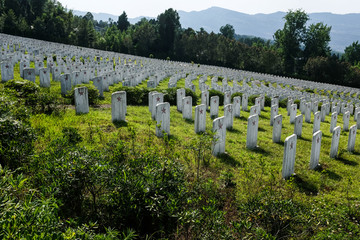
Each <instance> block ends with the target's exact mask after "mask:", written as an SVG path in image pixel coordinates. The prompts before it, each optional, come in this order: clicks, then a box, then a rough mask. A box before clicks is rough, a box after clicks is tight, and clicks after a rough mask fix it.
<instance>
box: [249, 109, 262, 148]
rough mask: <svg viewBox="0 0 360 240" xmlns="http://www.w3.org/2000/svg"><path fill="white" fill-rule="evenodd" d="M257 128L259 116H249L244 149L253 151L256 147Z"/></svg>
mask: <svg viewBox="0 0 360 240" xmlns="http://www.w3.org/2000/svg"><path fill="white" fill-rule="evenodd" d="M258 126H259V115H257V114H255V115H251V116H250V117H249V118H248V126H247V135H246V147H247V148H249V149H254V148H256V147H257V137H258Z"/></svg>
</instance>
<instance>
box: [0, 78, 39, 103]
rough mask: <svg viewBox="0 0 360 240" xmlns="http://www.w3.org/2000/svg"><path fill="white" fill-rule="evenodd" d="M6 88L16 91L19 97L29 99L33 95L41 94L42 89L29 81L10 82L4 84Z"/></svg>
mask: <svg viewBox="0 0 360 240" xmlns="http://www.w3.org/2000/svg"><path fill="white" fill-rule="evenodd" d="M4 87H5V88H8V89H12V90H14V91H16V93H17V97H20V98H27V97H29V96H30V95H32V94H36V93H38V92H40V87H39V86H38V85H36V84H35V83H33V82H31V81H28V80H15V79H13V80H10V81H7V82H6V83H5V84H4Z"/></svg>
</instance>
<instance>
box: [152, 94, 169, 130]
mask: <svg viewBox="0 0 360 240" xmlns="http://www.w3.org/2000/svg"><path fill="white" fill-rule="evenodd" d="M155 101H156V100H155ZM154 103H155V102H154ZM154 112H155V113H156V114H155V116H156V117H155V118H156V136H157V137H163V136H164V133H166V134H167V135H170V104H169V103H168V102H165V103H158V104H156V106H155V110H154Z"/></svg>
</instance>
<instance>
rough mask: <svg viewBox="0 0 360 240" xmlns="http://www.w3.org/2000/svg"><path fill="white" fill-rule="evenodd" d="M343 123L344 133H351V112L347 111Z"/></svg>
mask: <svg viewBox="0 0 360 240" xmlns="http://www.w3.org/2000/svg"><path fill="white" fill-rule="evenodd" d="M343 121H344V127H343V129H344V131H345V132H347V131H349V123H350V112H349V111H346V112H345V113H344V115H343Z"/></svg>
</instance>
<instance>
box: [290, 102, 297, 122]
mask: <svg viewBox="0 0 360 240" xmlns="http://www.w3.org/2000/svg"><path fill="white" fill-rule="evenodd" d="M296 112H297V105H296V104H292V105H291V106H290V124H294V123H295V117H296Z"/></svg>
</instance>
